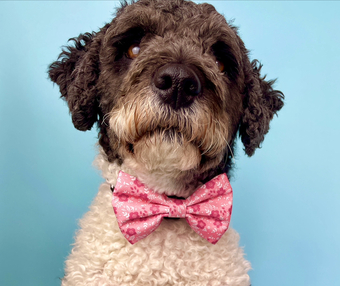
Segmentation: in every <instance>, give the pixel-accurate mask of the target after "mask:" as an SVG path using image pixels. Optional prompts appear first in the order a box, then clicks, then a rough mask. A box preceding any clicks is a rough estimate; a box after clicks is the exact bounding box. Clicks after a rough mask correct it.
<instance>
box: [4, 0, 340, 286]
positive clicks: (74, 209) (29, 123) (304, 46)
mask: <svg viewBox="0 0 340 286" xmlns="http://www.w3.org/2000/svg"><path fill="white" fill-rule="evenodd" d="M207 2H210V3H213V4H214V5H215V6H216V8H217V9H218V11H220V12H221V13H223V14H224V15H225V16H226V18H227V19H232V18H235V22H234V23H235V25H237V26H239V27H240V35H241V37H242V38H243V40H244V42H245V43H246V46H247V48H248V49H250V50H251V57H252V58H257V59H259V60H261V62H262V63H263V64H264V67H263V71H264V72H265V73H267V74H268V78H276V77H278V82H277V84H276V87H277V88H278V89H280V90H282V91H283V92H284V93H285V96H286V100H285V107H284V108H283V109H282V110H281V111H280V112H279V116H278V118H276V117H275V118H274V120H273V121H272V124H271V130H270V132H269V133H268V135H267V136H266V139H265V141H264V143H263V148H262V149H260V150H258V151H257V152H256V153H255V155H254V156H253V157H252V158H248V157H246V156H245V155H244V153H243V151H242V146H241V144H238V146H239V147H238V151H237V153H236V161H237V167H236V169H235V172H234V174H235V176H234V178H233V180H232V185H233V188H234V191H235V205H234V212H233V219H232V220H233V221H232V223H233V227H234V228H235V229H236V230H237V231H238V232H239V233H240V235H241V245H242V246H244V247H245V252H246V253H247V258H248V259H249V260H250V261H251V263H252V267H253V270H252V271H251V272H250V276H251V279H252V285H254V286H257V285H261V286H267V285H268V286H269V285H276V286H287V285H308V286H320V285H327V286H336V285H340V284H339V283H340V282H339V277H338V273H339V270H340V227H339V224H340V223H339V218H340V191H339V187H340V179H339V177H340V176H339V171H340V168H339V165H338V162H339V158H340V156H339V155H340V154H339V149H340V148H338V145H339V141H340V132H339V123H340V115H339V114H340V113H339V107H340V92H339V81H340V77H339V76H340V72H339V67H340V56H339V55H340V49H339V44H340V32H339V27H340V17H339V11H340V2H336V1H334V2H325V1H323V2H316V1H311V2H308V1H301V2H291V1H289V2H278V1H264V2H252V1H244V2H239V1H233V2H227V1H207ZM117 5H118V3H117V2H116V1H114V2H109V1H103V2H100V1H98V2H82V1H75V2H67V1H63V2H62V1H50V2H44V1H37V2H28V1H27V2H26V1H19V2H0V27H1V41H0V285H15V286H17V285H20V286H21V285H25V286H30V285H32V286H33V285H34V286H37V285H39V286H40V285H43V286H44V285H49V286H50V285H60V280H59V277H62V276H63V263H64V260H65V258H66V257H67V255H68V253H69V251H70V249H71V246H70V244H71V243H72V242H73V236H74V232H75V230H76V228H77V220H78V219H79V218H81V217H82V215H83V214H84V213H85V212H86V211H87V209H88V206H89V205H90V203H91V201H92V199H93V197H94V196H95V195H96V192H97V189H98V186H99V184H100V182H102V181H103V179H102V178H101V177H100V173H99V171H97V170H95V169H94V168H93V167H92V166H91V164H92V161H93V159H94V157H95V155H96V153H97V150H96V146H95V143H96V132H95V131H91V132H86V133H83V132H79V131H76V130H75V129H74V127H73V125H72V124H71V120H70V116H69V114H68V109H67V106H66V104H65V103H64V102H63V101H62V100H60V99H59V91H58V87H57V86H53V84H52V83H51V82H50V81H49V80H48V79H47V73H46V71H47V66H48V64H50V63H51V62H52V61H54V60H55V59H56V57H57V55H58V54H59V53H60V51H61V49H60V47H61V46H62V45H65V44H66V43H67V39H69V38H71V37H74V36H77V35H78V34H79V33H83V32H88V31H93V30H96V31H97V30H98V28H99V27H101V26H103V24H104V23H105V22H108V21H110V20H111V16H112V13H113V11H114V9H113V7H115V6H117Z"/></svg>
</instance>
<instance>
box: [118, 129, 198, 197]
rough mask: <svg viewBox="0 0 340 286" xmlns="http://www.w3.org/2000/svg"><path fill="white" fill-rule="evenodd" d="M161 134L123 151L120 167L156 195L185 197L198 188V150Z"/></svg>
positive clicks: (177, 139)
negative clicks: (122, 166) (125, 169)
mask: <svg viewBox="0 0 340 286" xmlns="http://www.w3.org/2000/svg"><path fill="white" fill-rule="evenodd" d="M164 134H165V133H163V134H159V133H154V134H148V135H145V136H143V137H141V139H140V140H138V142H136V143H134V144H133V145H131V146H130V148H129V149H130V150H129V151H126V152H124V153H125V154H124V155H125V156H124V157H125V158H124V165H125V166H126V167H127V168H128V169H129V170H131V172H132V173H133V174H132V175H134V176H136V177H137V178H138V179H139V180H140V181H141V182H142V183H144V184H145V185H147V186H148V187H150V188H152V189H153V190H155V191H156V192H158V193H161V194H163V193H164V194H166V195H167V196H177V197H184V198H186V197H188V196H190V195H191V194H192V193H193V192H194V191H195V190H196V189H197V188H198V187H199V182H197V175H198V168H199V165H200V162H201V154H200V151H199V148H198V147H197V146H195V145H194V144H192V143H190V142H185V141H183V140H181V138H177V137H176V136H174V137H172V138H169V136H164Z"/></svg>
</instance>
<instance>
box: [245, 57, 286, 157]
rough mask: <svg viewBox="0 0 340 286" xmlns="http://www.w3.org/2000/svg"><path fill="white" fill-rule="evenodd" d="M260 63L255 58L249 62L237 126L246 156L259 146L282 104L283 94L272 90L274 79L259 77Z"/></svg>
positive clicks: (250, 154)
mask: <svg viewBox="0 0 340 286" xmlns="http://www.w3.org/2000/svg"><path fill="white" fill-rule="evenodd" d="M261 68H262V65H261V64H259V62H258V61H257V60H254V61H252V62H251V63H249V61H248V69H247V70H246V71H245V75H246V90H245V98H244V102H243V105H244V114H243V118H242V120H241V124H240V127H239V134H240V137H241V140H242V142H243V144H244V147H245V149H244V150H245V152H246V154H247V155H248V156H252V155H253V154H254V152H255V149H256V148H259V147H260V144H261V143H262V141H263V139H264V135H265V134H266V133H267V132H268V130H269V123H270V121H271V120H272V118H273V116H274V114H276V113H277V111H279V110H280V109H281V108H282V106H283V99H284V95H283V93H282V92H281V91H278V90H274V89H273V87H272V85H273V84H274V82H275V80H270V81H266V80H265V76H264V77H262V78H261V76H260V71H261Z"/></svg>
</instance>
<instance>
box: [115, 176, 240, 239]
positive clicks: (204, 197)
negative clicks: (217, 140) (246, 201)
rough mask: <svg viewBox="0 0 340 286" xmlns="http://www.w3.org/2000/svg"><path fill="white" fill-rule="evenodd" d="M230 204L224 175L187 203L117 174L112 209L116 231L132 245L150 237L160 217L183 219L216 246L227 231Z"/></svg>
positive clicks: (231, 197)
mask: <svg viewBox="0 0 340 286" xmlns="http://www.w3.org/2000/svg"><path fill="white" fill-rule="evenodd" d="M232 200H233V193H232V189H231V186H230V183H229V180H228V177H227V175H226V174H221V175H218V176H217V177H215V178H213V179H212V180H211V181H209V182H207V183H206V184H204V185H202V186H201V187H200V188H198V189H197V190H196V191H195V193H194V194H193V195H191V196H190V197H188V198H187V199H186V200H180V199H173V198H169V197H167V196H166V195H165V194H158V193H156V192H154V191H153V190H152V189H149V188H148V187H147V186H145V185H144V184H143V183H141V182H139V181H138V179H137V178H135V177H133V176H130V175H129V174H126V173H124V172H122V171H120V173H119V175H118V179H117V184H116V186H115V188H114V191H113V199H112V206H113V209H114V212H115V214H116V217H117V221H118V225H119V228H120V230H121V232H122V234H123V235H124V237H125V238H126V239H127V240H128V241H129V242H130V243H131V244H134V243H136V242H137V241H139V240H141V239H143V238H145V237H146V236H148V235H149V234H150V233H152V232H153V231H154V230H155V229H156V228H157V227H158V226H159V225H160V224H161V222H162V219H163V217H171V218H185V219H186V220H187V222H188V224H189V225H190V226H191V228H192V229H193V230H194V231H195V232H196V233H198V234H199V235H200V236H202V237H203V238H204V239H206V240H207V241H209V242H210V243H212V244H215V243H217V242H218V240H219V239H220V238H221V237H222V235H223V234H224V233H225V232H226V231H227V229H228V227H229V223H230V217H231V211H232Z"/></svg>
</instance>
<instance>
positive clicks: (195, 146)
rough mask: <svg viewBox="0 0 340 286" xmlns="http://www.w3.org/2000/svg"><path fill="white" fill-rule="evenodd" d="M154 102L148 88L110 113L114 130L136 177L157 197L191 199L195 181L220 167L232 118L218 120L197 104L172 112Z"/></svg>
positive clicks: (127, 163) (222, 116) (121, 153)
mask: <svg viewBox="0 0 340 286" xmlns="http://www.w3.org/2000/svg"><path fill="white" fill-rule="evenodd" d="M152 98H154V95H153V94H152V92H151V91H150V90H149V88H145V89H143V90H142V91H141V92H139V93H138V95H137V96H136V95H135V97H134V99H133V100H130V101H127V102H125V103H124V105H122V106H121V107H120V108H118V109H117V110H114V111H112V113H111V116H110V128H111V130H112V131H113V132H114V133H115V136H116V137H118V138H119V141H120V142H119V146H120V147H119V153H120V155H121V156H122V158H123V160H124V165H125V166H126V167H127V168H128V169H130V170H132V172H133V175H135V176H137V177H138V178H139V179H140V180H141V181H142V182H143V183H145V184H146V185H148V186H149V187H151V188H153V189H154V190H155V191H157V192H159V193H165V194H167V195H176V196H181V197H187V196H189V195H191V194H192V193H193V192H194V191H195V189H196V188H197V187H198V186H199V184H200V182H198V181H197V178H199V177H200V175H201V174H202V173H203V172H205V171H207V170H208V169H209V168H213V167H215V166H217V165H218V164H219V163H220V162H221V160H222V158H223V155H224V152H225V149H226V145H227V143H226V142H228V135H229V133H228V128H227V126H228V117H227V115H226V114H225V113H223V112H221V113H220V116H219V117H214V115H213V112H212V110H211V109H209V107H208V106H204V105H202V104H198V103H196V102H194V103H193V104H192V105H191V106H190V107H188V108H186V109H183V110H178V111H175V110H171V109H170V107H168V106H166V105H160V104H159V103H158V102H157V99H154V100H152ZM203 161H204V163H203Z"/></svg>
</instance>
